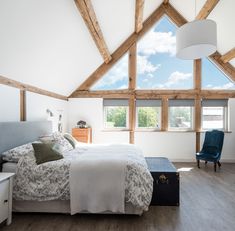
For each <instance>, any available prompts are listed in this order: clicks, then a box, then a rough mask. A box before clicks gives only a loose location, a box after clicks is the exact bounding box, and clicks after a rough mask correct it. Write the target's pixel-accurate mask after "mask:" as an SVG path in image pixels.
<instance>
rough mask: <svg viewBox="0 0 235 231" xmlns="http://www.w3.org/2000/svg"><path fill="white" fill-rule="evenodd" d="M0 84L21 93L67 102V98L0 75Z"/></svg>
mask: <svg viewBox="0 0 235 231" xmlns="http://www.w3.org/2000/svg"><path fill="white" fill-rule="evenodd" d="M0 84H3V85H6V86H10V87H15V88H18V89H20V90H22V91H30V92H33V93H37V94H40V95H45V96H49V97H52V98H56V99H61V100H68V98H67V96H64V95H60V94H57V93H55V92H52V91H47V90H44V89H41V88H38V87H35V86H32V85H29V84H25V83H22V82H19V81H16V80H13V79H9V78H6V77H4V76H1V75H0Z"/></svg>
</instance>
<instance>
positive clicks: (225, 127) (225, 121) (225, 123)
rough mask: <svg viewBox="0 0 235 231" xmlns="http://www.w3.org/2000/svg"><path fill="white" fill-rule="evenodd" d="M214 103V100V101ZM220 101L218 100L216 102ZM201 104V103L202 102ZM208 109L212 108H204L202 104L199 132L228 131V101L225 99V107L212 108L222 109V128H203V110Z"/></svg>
mask: <svg viewBox="0 0 235 231" xmlns="http://www.w3.org/2000/svg"><path fill="white" fill-rule="evenodd" d="M214 101H216V100H214ZM218 101H220V100H218ZM202 102H203V101H202ZM204 107H205V108H209V107H212V106H205V105H203V103H202V106H201V108H202V110H201V130H202V131H209V130H213V129H216V130H220V131H228V130H229V106H228V99H227V105H219V104H218V105H217V106H216V105H214V106H213V107H214V108H215V107H219V108H223V128H222V129H221V128H204V127H203V108H204Z"/></svg>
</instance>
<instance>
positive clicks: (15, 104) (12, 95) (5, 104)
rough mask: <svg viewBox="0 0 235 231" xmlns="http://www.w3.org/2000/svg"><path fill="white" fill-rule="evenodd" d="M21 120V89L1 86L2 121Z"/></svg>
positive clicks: (0, 119)
mask: <svg viewBox="0 0 235 231" xmlns="http://www.w3.org/2000/svg"><path fill="white" fill-rule="evenodd" d="M19 120H20V91H19V89H16V88H13V87H8V86H5V85H1V84H0V121H1V122H9V121H19Z"/></svg>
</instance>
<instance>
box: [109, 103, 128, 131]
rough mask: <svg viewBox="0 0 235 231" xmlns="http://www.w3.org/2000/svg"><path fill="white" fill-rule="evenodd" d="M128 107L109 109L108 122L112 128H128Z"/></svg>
mask: <svg viewBox="0 0 235 231" xmlns="http://www.w3.org/2000/svg"><path fill="white" fill-rule="evenodd" d="M126 112H127V108H126V107H121V106H120V107H109V108H108V109H107V122H108V123H109V124H110V127H126Z"/></svg>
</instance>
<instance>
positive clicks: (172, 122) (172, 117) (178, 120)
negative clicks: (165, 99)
mask: <svg viewBox="0 0 235 231" xmlns="http://www.w3.org/2000/svg"><path fill="white" fill-rule="evenodd" d="M193 108H194V100H169V122H168V126H169V130H192V129H193Z"/></svg>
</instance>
